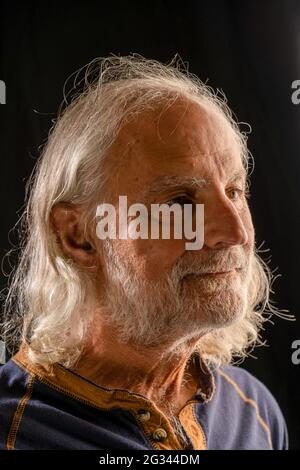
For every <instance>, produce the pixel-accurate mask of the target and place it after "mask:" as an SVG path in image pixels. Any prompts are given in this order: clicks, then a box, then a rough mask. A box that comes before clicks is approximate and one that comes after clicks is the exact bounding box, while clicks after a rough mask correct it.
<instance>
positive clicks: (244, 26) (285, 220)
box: [0, 0, 300, 449]
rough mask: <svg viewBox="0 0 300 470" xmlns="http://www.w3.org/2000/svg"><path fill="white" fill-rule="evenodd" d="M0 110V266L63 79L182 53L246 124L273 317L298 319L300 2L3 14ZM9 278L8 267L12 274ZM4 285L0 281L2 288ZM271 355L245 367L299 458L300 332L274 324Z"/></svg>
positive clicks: (82, 5)
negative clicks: (100, 65)
mask: <svg viewBox="0 0 300 470" xmlns="http://www.w3.org/2000/svg"><path fill="white" fill-rule="evenodd" d="M0 35H1V44H0V47H1V50H0V79H1V80H4V81H5V83H6V87H7V97H6V99H7V103H6V104H5V105H1V106H0V118H1V123H0V137H1V138H0V155H1V233H0V236H1V258H3V256H4V255H5V253H6V252H7V251H8V250H9V249H10V248H11V243H14V242H15V239H14V235H13V234H11V236H10V241H9V235H8V234H9V230H10V229H11V228H12V227H13V225H14V224H15V223H16V221H17V219H18V216H19V215H20V214H21V212H20V209H22V206H23V204H24V187H25V183H26V180H27V178H28V176H29V174H30V172H31V170H32V168H33V166H34V164H35V162H36V159H37V157H38V155H39V153H40V150H41V145H42V144H44V143H45V141H46V139H47V134H48V131H49V128H50V126H51V119H52V118H54V117H55V114H56V111H57V109H58V106H59V104H60V103H61V101H62V98H63V97H62V88H63V85H64V82H65V80H66V78H67V77H68V76H69V75H70V74H71V73H72V72H74V71H75V70H77V69H78V68H79V67H81V66H83V65H84V64H86V63H87V62H89V61H90V60H92V59H94V58H95V57H99V56H105V55H108V54H110V53H114V54H121V55H124V54H129V53H132V52H136V53H139V54H142V55H144V56H145V57H147V58H154V59H158V60H161V61H163V62H166V61H169V60H170V59H171V58H172V57H173V56H174V54H175V53H176V52H178V53H179V54H180V55H181V57H182V59H183V60H184V61H188V62H189V69H190V71H191V72H193V73H195V74H197V75H198V76H199V77H200V78H201V79H202V80H203V81H207V80H208V84H209V85H211V86H213V87H214V88H220V89H222V90H223V91H224V92H225V94H226V96H227V98H228V101H229V105H230V106H231V108H232V109H233V111H234V112H235V114H236V116H237V118H238V120H239V121H243V122H248V123H250V125H251V127H252V134H251V135H250V137H249V148H250V150H251V152H252V154H253V156H254V159H255V170H254V173H253V174H252V178H251V179H252V184H251V192H252V196H251V199H250V207H251V210H252V214H253V219H254V225H255V228H256V238H257V242H258V244H260V243H262V242H265V243H264V245H263V247H264V248H266V249H267V248H269V249H270V252H268V253H266V254H265V258H266V257H268V256H269V255H270V254H271V255H272V259H271V263H270V266H271V268H272V269H275V268H278V269H277V271H276V273H277V272H278V273H280V274H281V275H282V277H280V278H279V279H277V281H276V282H275V284H274V290H275V295H274V297H273V298H274V299H275V301H276V305H277V306H278V307H280V308H283V309H288V310H290V312H291V313H293V314H295V316H296V317H297V316H298V312H299V309H300V298H299V291H300V288H299V285H298V283H299V273H298V271H299V266H300V255H299V240H300V224H299V215H300V211H299V209H300V203H299V194H298V190H299V181H300V163H299V148H300V146H299V139H300V133H299V129H300V105H298V106H297V105H294V104H293V103H292V101H291V94H292V89H291V83H292V82H293V81H294V80H297V79H300V2H299V1H297V0H277V1H276V0H257V1H255V0H252V1H248V2H246V1H241V0H240V1H233V0H232V1H230V0H226V1H225V0H224V1H222V0H220V1H213V0H211V1H196V0H195V1H188V0H186V1H182V2H180V3H175V2H174V0H173V1H170V0H166V1H162V0H160V1H158V0H152V1H151V2H146V1H140V2H137V1H131V2H130V1H127V2H125V1H124V2H110V3H108V2H102V1H98V2H96V1H94V2H91V1H85V2H72V3H68V2H56V1H52V2H45V3H43V2H24V3H17V2H15V1H13V0H11V1H10V2H8V1H6V2H4V3H3V2H1V5H0ZM4 267H5V269H6V270H7V269H8V267H7V265H6V264H5V266H4ZM5 285H6V278H5V276H4V275H3V276H2V277H1V287H2V288H3V287H5ZM263 336H264V338H266V339H267V340H268V344H269V346H268V347H263V348H257V349H256V350H255V351H254V355H255V356H256V359H253V358H249V359H247V360H246V361H245V362H244V364H243V367H246V368H247V369H248V370H249V371H251V372H253V373H254V374H255V375H256V376H257V377H258V378H260V379H261V380H262V381H263V382H264V383H265V384H266V385H267V386H268V387H269V388H270V390H271V391H272V393H273V394H274V395H275V397H276V398H277V400H278V402H279V404H280V406H281V408H282V410H283V413H284V415H285V417H286V420H287V423H288V429H289V435H290V445H291V447H292V448H298V449H300V403H299V400H298V398H299V389H298V387H299V377H300V364H299V365H298V366H297V365H293V364H292V361H291V354H292V352H293V350H292V349H291V344H292V342H293V341H294V340H295V339H300V331H299V321H296V322H288V321H285V320H281V319H276V318H274V325H270V324H268V325H266V331H265V332H263Z"/></svg>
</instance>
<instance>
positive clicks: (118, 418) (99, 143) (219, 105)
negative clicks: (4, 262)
mask: <svg viewBox="0 0 300 470" xmlns="http://www.w3.org/2000/svg"><path fill="white" fill-rule="evenodd" d="M95 75H96V79H95ZM91 76H92V77H93V80H92V79H90V77H91ZM85 78H86V86H85V88H84V90H83V92H82V93H80V94H79V95H77V96H76V98H74V99H73V101H72V102H71V103H70V104H69V105H68V106H67V107H66V109H65V110H64V112H62V113H61V114H60V116H59V118H58V120H57V122H56V125H55V126H54V128H53V130H52V132H51V135H50V137H49V141H48V143H47V145H46V147H45V149H44V151H43V155H42V156H41V159H40V161H39V163H38V165H37V168H36V169H35V173H34V175H33V179H32V181H31V185H30V197H29V200H28V206H27V210H26V211H25V213H24V217H23V232H24V234H25V240H24V242H23V244H22V252H21V257H20V261H19V266H18V269H17V270H16V272H15V274H14V277H13V279H12V282H11V285H10V290H9V294H8V297H7V300H6V311H5V313H6V317H5V322H4V324H3V325H2V326H3V333H2V334H3V338H5V340H6V343H7V344H8V345H9V344H11V343H12V342H13V341H14V348H16V342H17V346H18V351H16V349H15V352H16V354H15V355H14V356H13V357H12V358H11V359H10V360H9V361H8V362H7V363H6V364H5V365H4V366H2V368H1V369H0V393H1V395H0V417H1V426H0V443H1V444H0V445H1V448H2V449H157V450H163V449H165V450H168V449H177V450H180V449H197V450H203V449H286V448H287V431H286V426H285V422H284V419H283V417H282V414H281V411H280V409H279V407H278V405H277V403H276V401H275V399H274V398H273V396H272V395H271V393H270V392H269V391H268V390H267V389H266V388H265V386H264V385H263V384H262V383H260V382H259V381H258V380H257V379H255V378H254V377H253V376H252V375H250V374H249V373H248V372H246V371H245V370H243V369H241V368H237V367H234V366H232V365H231V362H232V361H233V358H234V357H245V355H246V351H247V350H248V348H249V347H251V346H253V345H254V343H255V342H256V341H257V338H258V332H259V328H260V326H261V325H262V323H263V321H264V316H263V313H264V312H265V311H268V312H270V310H271V311H272V312H273V313H276V311H275V310H274V308H273V307H272V305H271V304H270V302H269V298H268V295H269V283H270V273H269V271H268V268H267V267H266V266H265V265H264V263H263V262H262V260H260V258H259V256H258V254H257V251H256V249H255V236H254V229H253V225H252V220H251V215H250V211H249V207H248V204H247V196H248V186H247V181H248V180H247V170H248V166H249V165H248V163H249V155H248V152H247V146H246V138H245V136H244V134H243V133H242V132H241V131H240V130H239V127H238V125H237V124H236V122H235V121H234V119H233V117H232V115H231V112H230V110H229V108H228V107H227V105H226V104H225V102H224V101H223V100H222V99H221V98H220V97H218V96H217V95H216V94H214V93H213V91H212V90H211V89H210V88H209V87H207V86H205V85H204V84H203V83H202V82H200V80H198V79H197V78H196V77H194V76H191V75H190V74H188V73H186V72H185V71H181V70H180V69H179V68H178V67H177V66H176V64H174V63H173V64H171V65H168V66H165V65H162V64H160V63H159V62H156V61H150V60H145V59H143V58H142V57H140V56H136V55H133V56H130V57H111V58H106V59H101V60H95V61H93V62H92V63H91V64H90V65H89V67H88V69H87V71H86V77H85ZM121 195H123V196H126V197H127V202H128V205H129V206H130V205H132V204H135V203H139V204H143V205H144V206H145V207H146V208H149V209H150V206H151V205H152V204H167V205H170V204H177V205H180V206H184V205H185V204H189V205H192V208H195V207H196V206H197V205H200V204H201V205H203V207H204V226H203V234H204V242H203V245H202V246H201V248H199V249H191V250H187V249H186V241H187V240H186V239H185V236H182V237H181V238H177V237H175V236H170V237H169V238H164V237H161V236H160V237H158V238H157V237H156V238H153V237H152V238H151V236H149V237H131V238H130V237H127V238H125V237H121V236H119V235H120V234H119V233H118V234H117V236H116V237H115V238H112V237H107V238H105V239H101V238H100V237H99V236H97V222H98V217H97V207H99V204H111V205H112V206H113V207H115V208H116V217H117V218H119V217H121V214H120V212H119V209H118V201H119V197H120V196H121ZM194 216H195V211H194V212H192V217H193V223H194V222H195V223H196V222H197V221H195V220H194V219H195V217H194ZM132 218H134V217H132V216H129V215H128V219H131V220H132ZM172 220H173V219H171V218H170V225H172ZM194 225H195V224H194ZM17 332H19V334H18V336H17V339H16V335H17Z"/></svg>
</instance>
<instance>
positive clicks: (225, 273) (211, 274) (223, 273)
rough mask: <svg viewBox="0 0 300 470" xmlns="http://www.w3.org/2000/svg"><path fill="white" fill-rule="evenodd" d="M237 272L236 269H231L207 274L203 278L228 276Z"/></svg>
mask: <svg viewBox="0 0 300 470" xmlns="http://www.w3.org/2000/svg"><path fill="white" fill-rule="evenodd" d="M235 272H236V269H231V270H230V271H220V272H215V273H205V274H202V276H228V275H230V274H233V273H235Z"/></svg>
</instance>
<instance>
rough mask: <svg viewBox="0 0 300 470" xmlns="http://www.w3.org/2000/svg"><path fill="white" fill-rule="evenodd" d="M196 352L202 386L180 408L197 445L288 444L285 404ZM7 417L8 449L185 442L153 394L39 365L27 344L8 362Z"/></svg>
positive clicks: (3, 376) (0, 418)
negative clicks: (210, 364) (101, 383)
mask: <svg viewBox="0 0 300 470" xmlns="http://www.w3.org/2000/svg"><path fill="white" fill-rule="evenodd" d="M195 358H196V361H198V362H197V367H198V375H199V385H198V390H197V393H196V394H195V395H194V397H193V398H192V399H191V400H189V401H188V402H187V403H186V404H185V405H184V406H183V408H181V410H180V412H179V415H178V417H179V420H180V423H181V425H182V428H183V430H184V432H185V434H186V436H187V440H188V442H189V447H188V448H189V449H197V450H205V449H225V450H226V449H236V450H239V449H287V448H288V437H287V429H286V424H285V421H284V418H283V416H282V413H281V411H280V408H279V406H278V404H277V402H276V401H275V399H274V397H273V396H272V394H271V393H270V392H269V391H268V389H267V388H266V387H265V386H264V385H263V384H262V383H261V382H260V381H259V380H257V379H256V378H255V377H253V376H252V375H251V374H250V373H248V372H247V371H245V370H244V369H242V368H240V367H233V366H225V367H221V368H218V369H216V370H212V369H211V368H210V367H208V365H207V364H206V362H205V361H204V360H203V359H202V358H200V356H199V355H198V354H196V356H195ZM0 423H1V425H0V449H10V450H13V449H25V450H26V449H78V450H81V449H82V450H99V449H102V450H112V449H117V450H119V449H141V450H142V449H144V450H147V449H148V450H151V449H156V450H173V449H174V450H180V449H183V447H182V445H181V444H180V442H179V440H178V438H177V436H176V434H175V432H174V430H173V428H172V426H171V423H170V421H169V420H168V419H167V417H166V416H165V415H164V414H163V413H162V411H161V410H160V409H159V408H158V407H157V406H156V405H155V403H154V402H152V401H151V400H149V399H148V398H147V397H145V396H143V395H140V394H137V393H133V392H131V391H130V390H126V389H113V388H105V387H101V386H99V385H96V384H95V383H93V382H91V381H89V380H87V379H85V378H83V377H81V376H79V375H77V374H76V373H74V372H72V371H71V370H69V369H66V368H64V367H63V366H61V365H59V364H55V365H54V366H53V367H52V368H50V367H46V368H44V367H41V366H37V365H35V364H33V363H32V362H31V361H30V360H29V358H28V356H27V354H26V349H24V348H21V350H20V351H19V352H18V353H17V354H16V355H15V356H14V357H13V358H11V359H10V360H9V361H8V362H7V363H6V364H5V365H3V366H1V367H0ZM186 448H187V447H186Z"/></svg>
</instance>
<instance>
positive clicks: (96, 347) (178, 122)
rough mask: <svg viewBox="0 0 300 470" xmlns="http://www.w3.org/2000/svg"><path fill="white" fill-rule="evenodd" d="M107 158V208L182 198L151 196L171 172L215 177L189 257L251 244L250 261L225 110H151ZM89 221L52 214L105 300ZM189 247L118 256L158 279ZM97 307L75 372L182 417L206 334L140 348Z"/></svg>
mask: <svg viewBox="0 0 300 470" xmlns="http://www.w3.org/2000/svg"><path fill="white" fill-rule="evenodd" d="M107 161H108V162H109V163H108V167H107V170H108V171H112V172H113V173H112V174H113V175H114V176H113V179H112V183H113V186H112V188H111V193H110V196H109V200H106V202H111V203H113V204H116V205H117V204H118V197H119V195H127V196H128V205H130V204H132V203H135V202H141V203H144V204H146V205H149V204H151V203H163V202H167V201H169V200H173V199H174V198H175V197H176V196H180V195H182V193H183V192H184V191H185V188H177V187H176V188H173V189H168V190H166V191H164V192H162V193H160V194H156V195H155V196H151V195H149V188H150V187H151V185H152V184H153V182H154V181H156V180H157V178H159V177H162V176H165V175H173V176H183V175H184V176H194V177H197V178H206V179H208V180H209V181H210V185H209V186H208V187H206V188H204V189H197V190H195V193H194V194H193V198H194V201H195V202H198V203H204V205H205V231H204V240H205V241H204V246H203V248H202V249H201V250H195V251H190V252H189V254H188V256H189V257H199V260H203V259H205V255H206V254H208V253H210V252H211V251H212V250H220V249H222V250H224V249H230V248H232V247H233V246H240V247H242V249H243V250H244V252H245V255H247V256H250V253H251V252H252V250H253V246H254V229H253V224H252V220H251V215H250V211H249V207H248V204H247V200H246V198H245V197H244V193H243V188H244V186H245V181H244V179H243V177H239V178H238V179H237V180H236V181H230V179H231V177H232V175H233V174H234V173H235V172H239V171H240V172H242V171H243V165H242V160H241V155H240V148H239V146H238V144H237V142H236V139H235V136H234V133H233V131H232V129H231V127H230V126H229V124H228V123H227V121H226V120H225V119H224V118H223V117H222V116H221V115H220V114H218V113H217V112H216V111H212V110H211V109H209V108H207V107H205V106H203V105H201V106H200V105H199V104H198V103H194V102H191V101H186V100H182V101H177V102H176V103H174V104H173V105H172V106H171V107H169V108H168V109H167V110H164V108H162V107H157V108H156V109H155V110H153V111H151V112H149V111H148V112H145V113H144V114H142V115H141V116H139V117H138V119H136V120H134V121H131V122H129V123H127V124H126V125H125V126H124V127H123V128H122V129H121V131H120V132H119V135H118V137H117V139H116V141H115V143H114V144H113V146H112V147H111V149H110V151H109V158H108V160H107ZM80 215H81V209H80V208H79V207H77V206H70V205H68V206H66V205H64V204H58V205H56V206H55V207H54V208H53V210H52V222H53V226H54V228H55V231H56V233H57V236H58V240H59V242H60V244H61V247H62V250H63V252H64V254H65V256H67V257H71V258H72V259H73V260H75V261H76V263H77V264H78V265H79V266H80V267H81V268H82V269H84V270H86V271H88V272H90V273H91V274H92V275H94V277H95V279H96V281H95V282H96V285H97V291H98V294H99V298H101V295H102V292H103V286H105V282H107V281H106V276H105V265H104V262H103V256H102V249H101V243H102V242H101V240H99V239H98V238H97V237H96V236H95V235H94V233H95V231H93V232H92V233H90V234H89V235H88V236H86V237H84V234H83V227H82V225H81V224H80ZM185 242H186V240H185V239H182V240H174V239H171V240H163V239H161V240H151V239H148V240H131V239H128V240H115V241H114V243H115V248H116V249H117V250H118V252H119V254H120V255H121V256H123V257H126V259H127V260H129V261H130V263H131V266H132V267H133V268H134V270H135V271H136V272H137V273H138V275H139V276H141V277H142V278H143V279H145V280H149V281H153V280H156V279H159V278H160V277H162V276H164V274H165V273H167V272H169V270H170V269H171V267H172V266H173V265H174V263H175V262H176V260H178V258H179V257H181V256H184V255H185ZM190 259H191V258H190ZM231 275H232V276H233V277H234V276H239V273H238V272H234V273H232V274H231ZM189 282H193V280H190V281H189ZM194 282H196V281H194ZM94 308H95V311H97V313H98V314H97V315H95V321H94V324H93V328H92V332H91V334H90V335H89V338H88V341H87V344H86V347H85V352H84V354H83V355H82V357H81V359H80V360H79V362H78V364H77V366H76V371H77V372H78V373H80V374H81V375H82V376H84V377H87V378H89V379H90V380H93V381H94V382H96V383H98V384H100V385H102V386H109V387H117V388H126V389H130V390H131V391H134V392H137V393H141V394H143V395H145V396H146V397H148V398H149V399H151V400H153V401H154V402H155V403H156V404H157V406H160V408H161V409H162V410H163V409H164V405H163V402H162V397H164V400H165V401H168V402H169V403H171V404H172V407H173V409H174V410H175V412H178V411H179V410H180V409H181V408H182V406H184V404H185V403H186V401H187V400H188V399H189V398H191V397H192V396H193V394H194V393H195V391H196V381H197V378H196V372H195V370H194V365H193V363H192V362H191V361H188V359H189V357H190V356H191V354H192V352H193V350H194V349H195V345H196V344H197V342H198V341H199V339H200V338H201V336H202V335H203V334H205V331H203V333H202V334H198V335H197V336H194V337H188V338H187V337H186V338H185V337H183V338H182V337H171V338H170V339H169V342H168V343H167V344H163V345H161V346H160V347H158V348H156V349H155V350H153V349H152V350H151V351H149V350H147V349H143V348H139V349H137V348H135V347H134V346H133V345H131V344H123V343H120V342H119V341H118V337H117V336H116V334H115V332H114V330H113V328H111V327H110V326H109V325H105V327H104V324H103V322H102V321H101V307H100V306H99V304H97V303H96V302H95V307H94ZM179 342H181V345H182V349H181V354H180V356H179V357H178V356H176V355H174V354H172V353H171V351H172V350H173V349H174V345H175V344H178V343H179ZM162 357H163V358H164V359H163V360H162Z"/></svg>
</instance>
